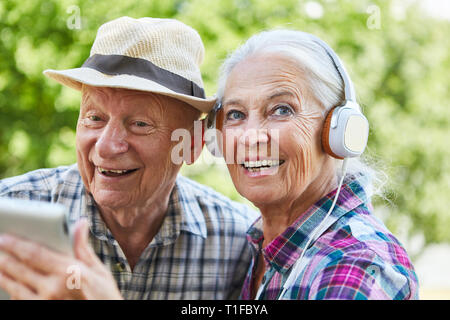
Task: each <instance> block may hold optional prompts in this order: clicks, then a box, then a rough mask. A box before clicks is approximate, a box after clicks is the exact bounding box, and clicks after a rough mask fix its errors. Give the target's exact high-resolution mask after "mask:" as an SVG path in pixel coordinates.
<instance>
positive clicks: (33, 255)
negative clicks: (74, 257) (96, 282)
mask: <svg viewBox="0 0 450 320" xmlns="http://www.w3.org/2000/svg"><path fill="white" fill-rule="evenodd" d="M0 251H3V252H6V253H8V254H9V255H11V256H13V257H15V258H16V259H18V260H20V261H22V262H24V263H25V264H27V265H28V266H30V267H32V268H34V269H36V270H39V271H42V272H44V273H50V272H52V273H53V272H55V271H56V272H61V273H62V272H65V271H66V267H67V265H69V264H70V262H69V260H68V259H70V258H68V257H66V256H64V255H62V254H59V253H57V252H55V251H53V250H50V249H48V248H46V247H45V246H43V245H40V244H38V243H35V242H31V241H28V240H25V239H22V238H18V237H15V236H11V235H6V234H4V235H1V236H0Z"/></svg>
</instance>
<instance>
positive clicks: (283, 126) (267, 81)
mask: <svg viewBox="0 0 450 320" xmlns="http://www.w3.org/2000/svg"><path fill="white" fill-rule="evenodd" d="M304 79H305V74H304V72H303V71H302V69H301V68H299V66H298V65H297V64H296V63H295V61H294V60H292V59H289V58H286V57H284V56H282V55H279V54H273V53H264V54H258V55H253V56H250V57H248V58H246V59H245V60H243V61H241V62H240V63H239V64H238V65H236V66H235V67H234V69H233V71H232V72H231V74H230V75H229V77H228V80H227V83H226V86H225V91H224V97H223V100H222V102H223V111H221V112H220V113H219V117H220V120H218V123H219V124H220V125H219V128H220V127H221V128H222V134H223V138H224V139H223V150H224V153H226V154H227V156H226V162H227V166H228V169H229V171H230V175H231V178H232V180H233V182H234V184H235V186H236V189H237V190H238V192H239V193H240V194H241V195H242V196H244V197H245V198H247V199H249V200H250V201H252V202H253V203H254V204H255V205H256V206H261V205H267V204H276V203H278V202H280V203H284V202H286V201H288V202H291V201H295V200H296V199H298V198H299V197H300V195H302V193H304V192H305V190H307V189H308V188H313V189H314V188H316V187H318V186H316V185H315V184H317V183H319V181H320V180H321V179H320V178H319V177H320V174H321V168H322V167H323V165H324V164H325V161H326V160H330V159H329V156H327V155H326V154H325V153H324V151H323V150H322V146H321V140H320V136H321V130H322V125H323V121H324V115H323V112H322V110H323V108H322V106H321V105H320V104H319V103H318V102H317V101H316V100H315V99H314V98H313V97H312V95H311V94H310V93H309V92H307V91H308V90H305V88H306V85H305V80H304ZM222 121H223V123H221V122H222Z"/></svg>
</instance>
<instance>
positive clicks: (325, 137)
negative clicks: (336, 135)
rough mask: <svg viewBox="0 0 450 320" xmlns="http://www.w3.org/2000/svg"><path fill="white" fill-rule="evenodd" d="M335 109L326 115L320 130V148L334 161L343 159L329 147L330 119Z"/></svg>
mask: <svg viewBox="0 0 450 320" xmlns="http://www.w3.org/2000/svg"><path fill="white" fill-rule="evenodd" d="M336 108H337V107H333V108H332V109H331V110H330V111H329V112H328V114H327V116H326V118H325V123H324V124H323V129H322V148H323V150H324V151H325V152H326V153H327V154H329V155H330V156H332V157H333V158H336V159H344V158H343V157H340V156H338V155H336V154H335V153H334V152H333V150H331V146H330V131H331V119H332V118H333V113H334V111H335V110H336Z"/></svg>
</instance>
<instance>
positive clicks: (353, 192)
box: [241, 176, 418, 300]
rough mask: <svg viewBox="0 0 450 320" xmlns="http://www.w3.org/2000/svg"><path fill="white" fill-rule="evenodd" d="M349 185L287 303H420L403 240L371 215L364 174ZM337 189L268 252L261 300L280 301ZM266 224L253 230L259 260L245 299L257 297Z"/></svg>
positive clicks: (312, 247)
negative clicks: (257, 273) (254, 281)
mask: <svg viewBox="0 0 450 320" xmlns="http://www.w3.org/2000/svg"><path fill="white" fill-rule="evenodd" d="M349 180H350V181H348V180H347V181H345V184H344V185H343V187H342V189H341V192H340V195H339V198H338V200H337V203H336V206H335V208H334V209H333V212H332V214H331V216H330V217H331V219H330V220H327V221H329V222H331V223H329V224H328V226H330V227H329V228H327V229H326V231H325V232H323V233H322V234H320V236H319V237H318V238H317V240H316V241H312V243H311V245H310V246H309V247H308V248H307V249H306V252H305V254H304V256H303V258H302V268H301V269H300V270H301V271H300V273H299V275H298V276H297V278H296V281H295V284H294V285H293V286H291V287H290V288H288V289H287V291H286V293H285V295H284V296H283V297H282V298H283V299H418V279H417V276H416V274H415V272H414V268H413V265H412V264H411V261H410V260H409V258H408V255H407V253H406V251H405V249H404V248H403V247H402V245H401V244H400V243H399V242H398V240H397V239H396V238H395V237H394V236H393V235H392V234H391V233H390V232H389V231H388V230H387V228H386V227H385V226H384V225H383V223H382V222H381V221H379V220H378V219H377V218H376V217H375V216H374V215H373V214H372V213H371V209H372V207H371V204H370V200H369V199H368V196H367V193H366V192H365V190H364V187H365V186H368V185H369V181H368V179H367V178H366V177H364V176H359V177H357V178H355V177H353V179H349ZM335 194H336V190H334V191H333V192H331V193H330V194H328V195H327V196H325V197H324V198H322V199H321V200H319V201H318V202H317V203H316V204H314V205H312V206H311V207H310V208H309V209H308V210H307V211H306V212H305V213H304V214H303V215H301V216H300V217H299V218H298V219H297V220H296V221H295V222H294V223H293V224H292V225H291V226H290V227H288V228H287V229H286V230H285V231H284V232H283V233H282V234H281V235H280V236H278V237H277V238H275V239H274V240H273V241H272V242H271V243H269V244H268V245H267V246H266V247H265V248H263V249H262V254H263V257H264V259H263V260H264V263H265V267H266V269H265V270H266V272H265V274H264V276H263V280H262V284H261V286H260V288H259V290H260V294H261V295H260V296H259V298H260V299H267V300H271V299H278V298H279V295H280V294H281V292H282V289H283V288H282V287H283V285H284V283H285V281H286V279H287V278H288V276H289V274H290V271H291V267H292V266H293V265H294V263H295V262H296V261H297V259H298V258H299V257H300V255H301V253H302V251H303V250H305V248H304V246H305V245H306V243H307V242H308V239H309V237H310V236H311V233H312V232H313V230H314V229H315V228H316V227H317V226H318V225H319V223H320V222H321V221H322V220H323V218H324V217H325V215H326V214H327V212H328V210H329V209H330V207H331V204H332V202H333V200H334V196H335ZM261 228H262V220H261V218H259V219H258V220H257V221H256V222H255V223H254V224H253V226H252V227H250V229H249V231H248V235H247V237H248V240H249V242H250V244H251V246H252V252H253V261H252V265H251V267H250V269H249V271H248V274H247V277H246V280H245V283H244V287H243V289H242V292H241V298H242V299H246V300H248V299H251V290H252V287H251V286H252V283H251V279H252V278H253V273H254V271H255V270H256V262H257V261H258V259H257V258H258V254H259V253H260V252H261V245H262V243H263V233H262V229H261Z"/></svg>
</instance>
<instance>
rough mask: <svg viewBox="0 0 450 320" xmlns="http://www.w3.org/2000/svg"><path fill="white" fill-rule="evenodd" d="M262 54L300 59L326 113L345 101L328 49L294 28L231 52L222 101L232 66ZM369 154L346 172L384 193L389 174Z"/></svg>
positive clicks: (353, 161) (223, 70)
mask: <svg viewBox="0 0 450 320" xmlns="http://www.w3.org/2000/svg"><path fill="white" fill-rule="evenodd" d="M261 53H276V54H280V55H285V56H286V57H288V58H292V59H294V61H296V62H298V65H299V68H301V69H302V71H304V73H305V79H306V80H307V81H306V84H305V85H306V87H307V88H306V89H307V90H308V91H309V93H311V94H312V95H313V96H314V97H315V98H316V100H317V101H319V102H320V104H321V105H322V107H323V108H324V110H323V113H324V115H325V114H326V113H328V111H329V110H330V109H331V108H333V107H334V106H338V105H341V104H342V103H343V102H344V82H343V80H342V77H341V75H340V74H339V72H338V70H337V69H336V66H335V64H334V62H333V60H332V59H331V58H330V56H329V55H328V53H327V52H326V50H325V48H324V47H323V46H322V45H320V44H319V43H318V42H317V41H314V40H313V38H311V36H310V35H309V34H308V33H305V32H301V31H295V30H286V29H279V30H272V31H263V32H261V33H258V34H256V35H254V36H252V37H251V38H250V39H248V40H247V41H246V42H245V43H244V44H243V45H241V46H240V47H239V48H237V49H236V50H235V51H234V52H232V53H231V54H230V55H229V56H228V57H227V59H226V60H225V61H224V63H223V64H222V66H221V68H220V75H219V81H218V90H217V99H218V100H219V101H221V100H222V98H223V95H224V90H225V86H226V82H227V79H228V76H229V75H230V73H231V71H232V70H233V68H234V67H235V66H236V65H237V64H238V63H239V62H241V61H243V60H245V59H246V58H247V57H249V56H251V55H254V54H261ZM337 162H339V163H337V164H336V172H339V170H340V163H341V162H342V161H341V160H337ZM369 162H372V161H371V160H369V157H368V156H367V155H364V157H362V158H361V157H359V158H351V159H348V165H347V175H348V176H352V175H355V174H364V175H366V176H367V177H368V178H369V179H370V181H371V182H372V183H371V184H370V186H369V190H366V191H367V192H368V194H369V196H372V195H375V194H377V195H381V193H382V187H383V185H384V184H385V181H386V174H385V173H384V172H383V171H382V170H380V169H376V168H375V165H374V164H371V165H369Z"/></svg>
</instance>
